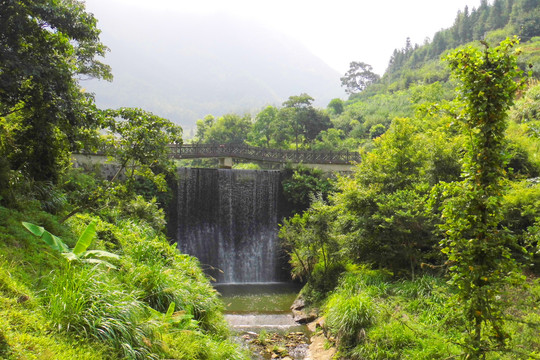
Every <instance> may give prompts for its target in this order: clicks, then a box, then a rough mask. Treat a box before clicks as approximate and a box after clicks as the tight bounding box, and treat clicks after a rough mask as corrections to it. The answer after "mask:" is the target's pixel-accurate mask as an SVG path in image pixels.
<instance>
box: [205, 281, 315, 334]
mask: <svg viewBox="0 0 540 360" xmlns="http://www.w3.org/2000/svg"><path fill="white" fill-rule="evenodd" d="M215 288H216V289H217V291H218V292H219V293H220V294H221V296H222V299H223V302H224V303H225V305H226V310H225V314H226V315H225V318H226V319H227V321H228V322H229V324H230V326H231V327H232V328H233V329H236V330H241V331H258V330H260V329H265V330H267V331H279V332H290V331H302V332H304V331H305V329H306V328H305V326H302V325H299V324H297V323H296V322H295V321H294V320H293V317H292V314H291V309H290V307H291V305H292V303H293V301H294V299H295V298H296V296H297V295H298V291H300V289H301V285H299V284H294V283H263V284H261V283H256V284H216V285H215Z"/></svg>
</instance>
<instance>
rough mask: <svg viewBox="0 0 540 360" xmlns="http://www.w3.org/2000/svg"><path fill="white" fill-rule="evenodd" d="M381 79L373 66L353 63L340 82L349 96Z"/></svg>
mask: <svg viewBox="0 0 540 360" xmlns="http://www.w3.org/2000/svg"><path fill="white" fill-rule="evenodd" d="M409 45H410V44H409ZM379 78H380V77H379V75H377V74H375V73H374V72H373V68H372V67H371V65H368V64H366V63H364V62H357V61H353V62H351V63H350V68H349V71H347V72H346V73H345V76H343V77H342V78H340V80H341V86H344V87H345V92H346V93H347V94H355V93H358V92H361V91H363V90H364V89H365V88H366V87H368V85H370V84H372V83H374V82H377V81H379Z"/></svg>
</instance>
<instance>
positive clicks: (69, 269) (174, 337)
mask: <svg viewBox="0 0 540 360" xmlns="http://www.w3.org/2000/svg"><path fill="white" fill-rule="evenodd" d="M94 220H95V221H96V224H97V225H96V228H97V239H96V240H95V241H94V242H93V243H92V245H91V247H92V249H99V250H107V251H113V252H115V253H117V254H118V255H120V260H118V261H117V262H115V265H117V269H116V270H115V269H109V268H107V267H105V266H101V265H99V264H98V265H92V264H83V263H80V262H72V263H70V262H68V261H66V259H64V258H63V257H62V256H61V255H60V254H59V253H58V252H55V251H54V250H52V249H50V248H49V247H48V246H47V245H46V244H45V243H44V242H43V241H42V240H40V239H38V238H36V237H34V236H33V235H32V234H30V233H29V232H27V231H26V229H24V227H23V226H22V225H21V221H29V222H32V223H35V224H38V225H40V226H43V227H45V229H47V230H48V231H50V232H51V233H53V234H55V235H58V236H61V237H62V239H63V240H65V242H66V243H67V244H68V246H69V247H70V248H71V247H73V246H74V245H75V243H76V239H77V238H78V235H79V234H80V233H81V232H82V231H83V230H84V229H85V228H86V226H87V225H88V224H89V223H90V222H91V221H94ZM106 220H111V221H106ZM113 220H114V221H113ZM155 224H156V223H149V222H148V221H139V220H137V218H133V217H131V218H130V217H129V216H118V217H117V218H114V219H111V218H110V217H106V218H105V220H104V219H103V218H100V217H98V216H95V215H90V214H79V215H77V216H74V217H72V218H70V219H69V220H68V221H67V222H66V223H65V224H59V223H58V221H57V218H56V217H55V216H53V215H50V214H48V213H46V212H44V211H42V210H41V209H39V208H38V207H36V206H29V207H28V208H27V209H26V210H24V211H22V210H15V209H7V208H3V207H0V254H1V255H0V358H2V359H4V358H5V359H159V358H177V359H208V360H214V359H215V360H217V359H233V360H236V359H238V360H242V359H248V358H249V357H248V356H247V355H246V353H245V352H244V351H243V350H241V349H240V348H239V346H237V345H236V344H233V343H232V342H231V341H230V340H229V339H228V334H229V332H228V328H227V325H226V322H225V320H224V317H223V314H222V312H221V311H222V309H223V304H222V302H221V301H220V300H219V298H218V296H217V293H216V292H215V291H214V290H213V288H212V286H211V285H210V282H209V280H208V279H207V278H206V276H205V275H204V274H203V273H202V271H201V269H200V267H199V263H198V261H197V260H196V259H194V258H192V257H190V256H187V255H183V254H180V253H179V252H178V251H177V250H176V248H175V247H174V246H173V245H170V244H169V243H168V242H167V240H166V239H165V237H164V236H163V234H162V233H161V232H160V231H159V230H157V229H156V226H155ZM172 302H174V303H175V305H176V306H175V310H176V313H175V315H174V319H180V320H179V321H176V320H174V321H171V319H167V318H166V316H156V315H155V313H153V312H152V309H154V310H157V311H158V312H161V313H165V312H166V311H167V309H168V308H169V306H170V304H171V303H172Z"/></svg>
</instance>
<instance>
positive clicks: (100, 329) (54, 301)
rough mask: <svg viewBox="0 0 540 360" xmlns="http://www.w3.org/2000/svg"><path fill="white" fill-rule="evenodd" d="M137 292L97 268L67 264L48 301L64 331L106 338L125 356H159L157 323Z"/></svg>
mask: <svg viewBox="0 0 540 360" xmlns="http://www.w3.org/2000/svg"><path fill="white" fill-rule="evenodd" d="M137 295H138V294H137V292H136V291H133V290H126V289H124V288H123V286H122V285H121V284H119V283H117V281H115V279H114V278H112V277H110V276H108V275H107V273H106V272H104V271H101V270H100V269H98V268H97V267H93V268H91V267H88V266H79V267H73V266H69V265H67V266H66V268H65V269H64V271H61V272H55V273H54V274H53V275H52V279H51V281H50V285H49V287H48V288H47V290H46V293H45V296H44V302H45V304H46V307H47V310H48V311H47V313H48V315H49V317H50V321H51V322H52V324H53V325H54V327H55V328H56V329H58V330H59V331H61V332H65V333H71V334H76V335H77V336H81V335H82V336H84V337H88V338H94V339H96V340H99V341H104V342H105V343H107V344H109V345H110V346H111V347H112V348H114V349H115V350H116V351H117V353H118V354H119V355H121V356H122V357H125V358H129V359H152V358H157V356H156V355H155V354H153V350H154V349H153V347H154V344H155V343H156V341H155V340H156V334H155V332H154V331H153V330H154V328H155V326H154V325H153V324H152V323H150V322H148V321H147V319H148V318H149V312H148V310H147V307H146V305H145V304H144V303H143V302H141V301H139V300H138V296H137Z"/></svg>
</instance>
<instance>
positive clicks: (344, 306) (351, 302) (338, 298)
mask: <svg viewBox="0 0 540 360" xmlns="http://www.w3.org/2000/svg"><path fill="white" fill-rule="evenodd" d="M325 309H326V310H325V316H326V323H327V325H328V327H329V328H330V331H331V333H332V334H334V335H335V336H336V337H337V339H338V342H339V345H341V346H343V347H348V346H351V345H353V344H355V343H358V342H360V341H362V338H363V336H365V335H363V334H365V331H366V330H367V329H368V328H369V327H371V326H372V325H373V323H374V321H375V309H374V304H373V301H372V299H371V297H370V296H369V295H367V294H363V293H359V294H358V293H348V292H336V293H334V294H332V295H331V296H330V297H329V298H328V302H327V303H326V308H325Z"/></svg>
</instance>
